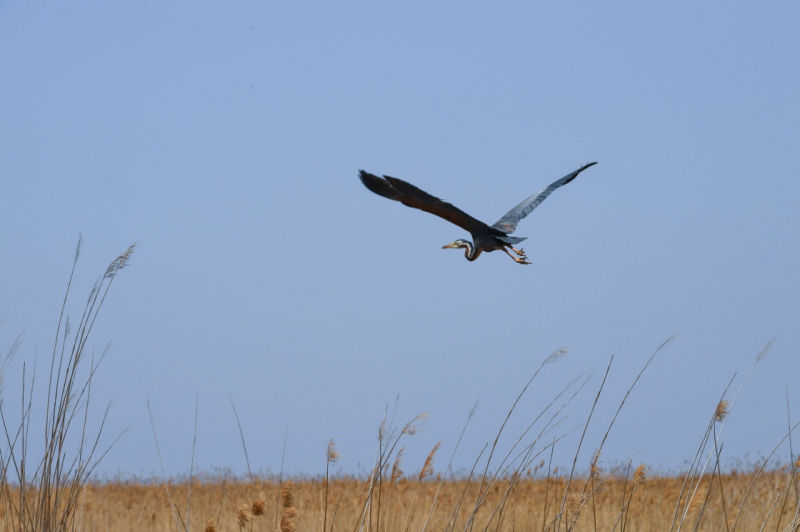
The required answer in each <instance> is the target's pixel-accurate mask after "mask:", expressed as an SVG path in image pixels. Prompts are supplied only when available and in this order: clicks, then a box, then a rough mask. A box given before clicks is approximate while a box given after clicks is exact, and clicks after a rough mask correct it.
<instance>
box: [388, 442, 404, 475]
mask: <svg viewBox="0 0 800 532" xmlns="http://www.w3.org/2000/svg"><path fill="white" fill-rule="evenodd" d="M403 451H405V447H401V448H400V450H399V451H397V456H395V458H394V464H393V465H392V476H391V482H397V479H398V478H400V477H401V476H402V474H403V470H402V469H400V464H401V463H402V462H403Z"/></svg>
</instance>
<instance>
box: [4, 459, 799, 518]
mask: <svg viewBox="0 0 800 532" xmlns="http://www.w3.org/2000/svg"><path fill="white" fill-rule="evenodd" d="M642 469H643V468H642ZM642 469H640V471H642ZM756 471H757V470H756V469H754V470H751V471H748V472H739V473H729V474H723V475H722V476H721V477H720V478H721V483H720V479H718V478H717V477H716V475H711V474H708V475H705V476H704V477H703V479H702V481H701V483H700V488H699V489H698V490H697V492H696V493H695V495H694V499H693V500H691V501H690V503H689V506H688V508H689V510H688V512H687V514H686V516H685V517H684V518H682V523H681V522H676V524H675V526H674V527H673V529H674V530H678V529H684V530H709V531H712V530H714V531H717V530H726V529H727V530H732V529H733V518H734V515H735V514H736V511H737V509H738V508H739V506H740V505H741V504H742V501H743V499H744V497H745V494H746V493H747V491H748V489H749V490H750V492H751V493H750V495H749V496H748V498H747V501H746V502H745V504H744V506H743V510H742V516H741V517H740V518H739V521H738V523H737V525H736V529H737V530H743V531H750V530H796V527H797V524H798V523H797V516H796V507H797V502H798V500H797V494H796V491H795V490H794V483H793V480H792V479H793V475H792V471H791V470H786V471H780V470H777V471H769V472H764V473H761V474H760V475H758V478H757V480H756V482H755V484H754V485H753V487H752V488H751V487H750V483H751V480H752V478H753V476H754V475H755V474H756ZM575 480H577V481H578V483H579V484H583V483H584V482H585V481H586V480H588V479H587V478H586V477H583V478H580V477H577V478H575V479H573V481H575ZM683 480H684V478H683V476H682V475H676V476H653V477H649V476H647V475H645V474H640V475H639V477H638V478H636V479H634V473H633V471H630V475H628V476H627V477H626V476H625V473H624V472H622V474H621V475H619V476H613V477H606V478H603V479H602V488H601V489H597V490H595V492H594V493H593V494H588V495H584V497H587V496H588V497H589V498H590V499H592V500H591V501H585V500H582V498H581V496H580V495H579V494H578V493H576V494H573V495H571V496H569V497H568V498H567V512H566V514H565V516H564V517H565V519H564V520H562V525H561V528H563V529H567V528H572V529H573V530H634V531H650V530H653V531H656V530H658V531H660V530H669V529H670V524H671V522H672V519H673V513H674V511H675V506H676V502H677V501H678V497H679V495H680V493H681V487H682V484H683ZM368 484H369V481H368V480H367V479H363V478H347V477H345V478H333V479H330V482H329V484H326V482H325V479H324V478H320V479H304V480H303V479H297V480H292V481H291V482H289V483H283V485H281V484H280V483H279V482H278V481H277V480H255V481H249V480H247V481H245V480H235V479H206V480H201V481H199V482H195V483H194V485H193V486H192V488H191V504H192V510H191V516H192V521H191V523H188V526H189V529H190V530H208V531H213V530H217V531H239V530H269V531H274V530H281V531H282V532H286V531H290V530H298V531H304V530H323V522H324V520H325V514H326V507H325V502H324V501H325V493H326V491H327V493H328V501H329V503H328V506H329V507H328V508H327V523H326V525H327V530H355V529H357V527H358V523H359V520H360V518H361V514H362V508H363V503H364V500H365V497H366V495H367V492H368V489H369V485H368ZM720 484H721V486H722V489H723V490H724V505H725V509H723V497H722V496H721V495H720ZM566 485H567V479H566V478H565V477H563V476H552V477H551V478H542V477H538V478H537V476H535V475H532V476H530V477H526V478H522V479H519V480H514V479H503V480H501V481H499V482H497V483H496V484H495V485H494V486H493V488H492V489H491V491H490V493H489V494H488V496H487V497H486V499H485V503H484V504H483V505H482V506H481V508H480V510H479V511H478V512H477V515H476V516H475V518H474V520H473V523H472V528H473V529H474V530H485V529H490V530H545V529H548V528H549V529H551V530H552V529H553V522H554V520H555V519H556V516H557V511H558V508H559V503H560V499H561V497H562V496H563V493H564V489H565V487H566ZM166 487H167V483H165V482H156V481H152V482H136V481H129V482H113V483H103V484H94V483H89V484H88V485H87V486H86V488H85V489H84V491H83V493H82V495H81V497H80V502H79V504H78V508H77V510H76V514H75V521H74V523H75V528H76V529H78V530H121V531H125V530H131V531H133V530H154V531H159V530H164V531H167V530H183V529H185V527H184V525H183V524H182V523H181V522H180V521H179V520H178V518H177V517H176V515H175V512H174V511H173V509H172V506H171V504H170V501H169V499H168V496H167V490H166ZM326 487H327V490H326ZM512 487H513V493H512V495H511V496H510V497H509V498H508V500H507V501H506V503H505V507H504V509H503V511H502V513H498V512H496V511H495V509H496V508H497V506H498V505H499V504H501V502H502V500H503V498H504V494H505V493H506V491H507V490H508V489H509V488H512ZM381 489H382V504H381V514H382V515H381V519H380V525H379V526H380V530H385V531H404V530H423V528H424V527H425V523H426V521H427V529H428V530H464V529H465V528H466V526H467V521H468V517H469V513H470V512H469V511H466V508H465V510H464V511H462V512H461V513H460V515H458V516H457V517H456V518H455V520H453V515H452V514H453V509H454V507H455V506H456V504H457V503H458V501H459V500H460V499H461V498H462V496H464V494H465V493H466V496H465V497H464V499H465V500H469V501H474V500H475V499H476V498H477V497H478V494H479V489H480V486H479V484H476V483H469V485H467V481H466V480H464V479H461V480H452V481H450V480H448V481H445V482H442V484H441V488H439V482H438V481H437V480H436V479H432V480H421V481H420V480H418V478H417V475H412V478H405V477H403V478H400V479H397V480H395V481H394V482H387V483H385V484H384V485H383V486H382V488H381ZM437 489H439V494H438V497H437V502H436V504H435V507H434V508H433V512H432V514H431V518H430V519H428V512H429V509H430V507H431V504H432V502H433V499H434V496H435V494H436V492H437ZM188 490H189V486H188V484H187V483H169V491H170V493H171V496H172V498H173V499H175V500H182V501H186V500H187V495H188ZM275 501H280V502H279V504H277V505H276V504H275ZM581 505H583V506H584V510H583V511H581V512H580V513H577V514H576V513H575V512H576V510H577V509H578V507H580V506H581ZM462 507H463V505H462ZM726 514H727V519H728V522H727V526H726V520H725V519H726V517H725V516H726ZM574 515H577V516H578V517H577V519H576V520H574V521H573V516H574ZM12 518H13V516H12V515H11V514H9V512H7V511H5V510H4V509H3V507H2V505H0V523H2V527H3V529H11V528H13V527H12V526H11V523H9V522H8V520H9V519H12ZM376 521H377V516H376V515H374V514H373V516H372V526H370V523H369V520H367V521H366V522H364V529H365V530H369V529H376V528H375V527H376Z"/></svg>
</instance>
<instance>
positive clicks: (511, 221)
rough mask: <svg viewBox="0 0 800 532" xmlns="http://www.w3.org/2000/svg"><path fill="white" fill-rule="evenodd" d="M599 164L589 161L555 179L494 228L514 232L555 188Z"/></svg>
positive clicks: (506, 215)
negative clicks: (521, 221)
mask: <svg viewBox="0 0 800 532" xmlns="http://www.w3.org/2000/svg"><path fill="white" fill-rule="evenodd" d="M595 164H597V163H596V162H594V163H589V164H586V165H583V166H581V167H580V168H578V169H577V170H575V171H574V172H572V173H571V174H567V175H565V176H564V177H562V178H561V179H559V180H558V181H554V182H553V183H551V184H550V185H549V186H547V187H546V188H543V189H542V190H540V191H539V192H537V193H536V194H534V195H533V196H530V197H528V198H526V199H524V200H522V201H521V202H520V203H519V205H517V206H516V207H514V208H513V209H511V210H510V211H508V212H507V213H505V214H504V215H503V217H502V218H500V219H499V220H497V221H496V222H495V223H494V224H493V225H492V228H493V229H498V230H500V231H502V232H504V233H513V232H514V231H515V230H516V229H517V223H518V222H519V221H520V220H522V219H523V218H525V217H526V216H528V215H529V214H530V213H531V211H532V210H533V209H535V208H536V207H538V206H539V204H540V203H541V202H543V201H544V200H545V199H546V198H547V196H549V195H550V194H551V193H552V192H553V191H554V190H555V189H557V188H558V187H560V186H562V185H566V184H567V183H569V182H570V181H572V180H573V179H575V178H576V177H578V174H580V173H581V172H583V171H584V170H586V169H587V168H589V167H590V166H594V165H595Z"/></svg>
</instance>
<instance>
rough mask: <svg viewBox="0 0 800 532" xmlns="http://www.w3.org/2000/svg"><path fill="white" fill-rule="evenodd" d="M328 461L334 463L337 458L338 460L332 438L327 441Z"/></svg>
mask: <svg viewBox="0 0 800 532" xmlns="http://www.w3.org/2000/svg"><path fill="white" fill-rule="evenodd" d="M327 457H328V463H329V464H335V463H336V461H337V460H339V453H338V452H337V451H336V444H335V443H334V440H333V438H331V441H329V442H328V454H327Z"/></svg>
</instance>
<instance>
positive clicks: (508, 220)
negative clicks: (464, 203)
mask: <svg viewBox="0 0 800 532" xmlns="http://www.w3.org/2000/svg"><path fill="white" fill-rule="evenodd" d="M595 164H597V162H593V163H588V164H585V165H583V166H581V167H580V168H578V169H577V170H575V171H574V172H571V173H569V174H567V175H565V176H564V177H562V178H561V179H559V180H557V181H553V182H552V183H551V184H550V185H548V186H547V187H545V188H543V189H542V190H540V191H539V192H537V193H536V194H533V195H532V196H529V197H527V198H525V199H524V200H522V201H521V202H520V203H519V204H517V205H516V206H515V207H514V208H513V209H511V210H510V211H508V212H507V213H505V214H504V215H503V216H502V218H500V219H499V220H497V221H496V222H495V223H494V224H492V225H487V224H485V223H483V222H482V221H480V220H478V219H476V218H473V217H472V216H470V215H469V214H467V213H465V212H464V211H462V210H461V209H459V208H458V207H456V206H455V205H453V204H451V203H447V202H446V201H443V200H440V199H439V198H437V197H436V196H432V195H430V194H428V193H427V192H425V191H424V190H422V189H420V188H417V187H415V186H414V185H412V184H411V183H409V182H407V181H403V180H402V179H398V178H396V177H391V176H388V175H384V176H383V177H378V176H376V175H373V174H370V173H369V172H365V171H364V170H360V171H359V177H360V178H361V182H362V183H364V186H365V187H367V188H368V189H370V190H371V191H372V192H374V193H375V194H378V195H381V196H383V197H385V198H389V199H391V200H395V201H399V202H401V203H402V204H403V205H406V206H408V207H413V208H415V209H420V210H423V211H426V212H429V213H431V214H435V215H436V216H438V217H440V218H444V219H445V220H447V221H448V222H450V223H453V224H455V225H457V226H459V227H461V228H462V229H466V230H467V231H469V233H470V234H471V235H472V242H470V241H469V240H466V239H463V238H459V239H457V240H455V241H453V242H451V243H450V244H446V245H444V246H442V249H464V257H466V259H467V260H468V261H470V262H471V261H474V260H475V259H477V258H478V256H479V255H480V254H481V253H483V252H484V251H485V252H487V253H489V252H491V251H495V250H498V249H500V250H503V251H504V252H505V253H506V255H508V256H509V257H511V258H512V259H514V262H516V263H517V264H530V261H528V257H527V256H526V255H525V251H524V250H523V249H521V248H519V249H518V248H516V247H514V246H515V245H516V244H519V243H520V242H522V241H523V240H525V239H526V238H527V237H517V236H509V235H510V234H511V233H513V232H514V231H515V230H516V229H517V224H518V223H519V221H520V220H522V219H523V218H525V217H526V216H527V215H528V214H530V213H531V211H532V210H533V209H535V208H536V207H538V206H539V204H540V203H542V202H543V201H544V200H545V199H546V198H547V196H549V195H550V194H552V193H553V191H554V190H556V189H557V188H559V187H561V186H563V185H566V184H567V183H569V182H570V181H572V180H573V179H575V178H576V177H578V174H580V173H581V172H583V171H584V170H586V169H587V168H589V167H590V166H594V165H595ZM509 250H510V251H509ZM512 252H513V254H512Z"/></svg>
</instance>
